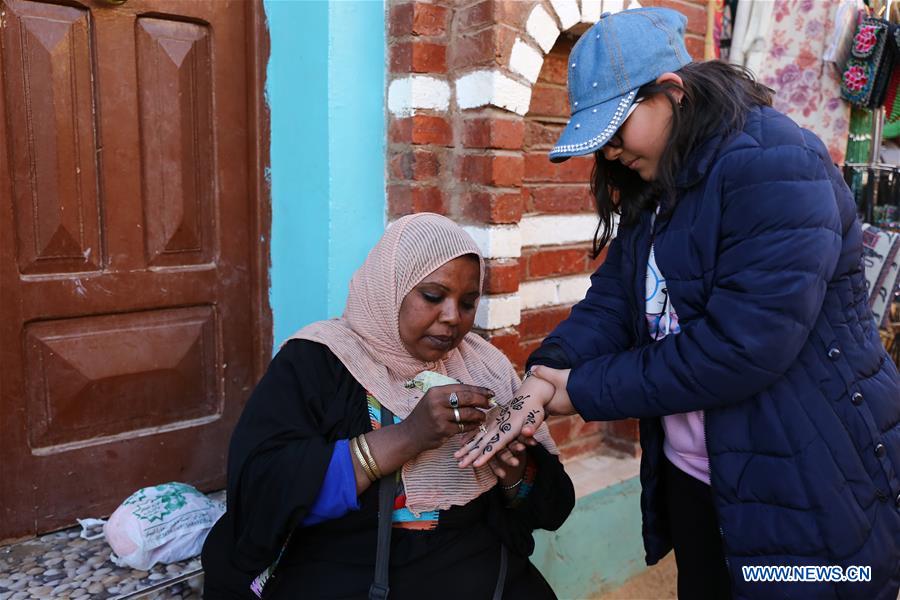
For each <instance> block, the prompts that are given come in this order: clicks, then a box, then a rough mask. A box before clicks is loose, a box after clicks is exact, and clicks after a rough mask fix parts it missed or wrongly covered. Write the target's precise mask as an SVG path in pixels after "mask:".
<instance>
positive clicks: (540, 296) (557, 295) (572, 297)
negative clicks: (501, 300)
mask: <svg viewBox="0 0 900 600" xmlns="http://www.w3.org/2000/svg"><path fill="white" fill-rule="evenodd" d="M589 287H591V277H590V275H573V276H572V277H556V278H553V279H540V280H538V281H526V282H525V283H523V284H521V285H519V295H520V296H521V297H522V310H529V309H532V308H541V307H544V306H557V305H559V304H573V303H575V302H578V301H579V300H581V299H582V298H584V295H585V293H587V290H588V288H589Z"/></svg>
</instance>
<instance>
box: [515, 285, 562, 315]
mask: <svg viewBox="0 0 900 600" xmlns="http://www.w3.org/2000/svg"><path fill="white" fill-rule="evenodd" d="M558 292H559V284H558V283H557V282H556V280H555V279H542V280H538V281H526V282H525V283H521V284H519V296H521V298H522V310H528V309H529V308H538V307H541V306H555V305H557V304H559V293H558Z"/></svg>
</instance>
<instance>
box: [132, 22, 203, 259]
mask: <svg viewBox="0 0 900 600" xmlns="http://www.w3.org/2000/svg"><path fill="white" fill-rule="evenodd" d="M209 40H210V36H209V31H208V28H207V27H206V26H205V25H198V24H195V23H182V22H179V21H170V20H164V19H153V18H140V19H138V24H137V70H138V87H139V88H140V90H141V98H140V120H141V150H142V152H141V159H142V166H143V178H144V179H143V181H144V203H145V204H144V206H145V218H146V227H145V232H146V246H147V255H148V258H149V261H150V264H151V265H154V266H163V265H184V264H194V263H204V262H208V261H209V260H210V259H211V257H212V247H211V246H212V241H213V235H212V232H213V227H214V221H213V219H214V214H213V211H212V201H213V191H214V178H213V177H214V171H213V152H212V149H213V143H212V142H213V140H212V131H213V127H212V70H211V67H212V64H211V62H210V53H209ZM204 242H205V243H204Z"/></svg>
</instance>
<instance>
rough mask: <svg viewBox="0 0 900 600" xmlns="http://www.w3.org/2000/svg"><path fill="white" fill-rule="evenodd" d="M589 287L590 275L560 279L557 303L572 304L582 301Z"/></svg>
mask: <svg viewBox="0 0 900 600" xmlns="http://www.w3.org/2000/svg"><path fill="white" fill-rule="evenodd" d="M590 287H591V277H590V275H577V276H575V277H565V278H561V279H560V280H559V303H560V304H574V303H575V302H579V301H581V300H583V299H584V296H585V294H587V291H588V288H590Z"/></svg>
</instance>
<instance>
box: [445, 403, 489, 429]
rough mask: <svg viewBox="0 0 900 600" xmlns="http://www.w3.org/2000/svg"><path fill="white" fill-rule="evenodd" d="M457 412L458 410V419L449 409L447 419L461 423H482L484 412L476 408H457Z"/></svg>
mask: <svg viewBox="0 0 900 600" xmlns="http://www.w3.org/2000/svg"><path fill="white" fill-rule="evenodd" d="M456 410H457V412H459V421H457V420H456V414H455V413H454V412H453V411H452V410H451V411H450V413H449V420H450V421H453V422H454V423H463V424H473V423H474V424H475V425H476V426H478V425H481V424H482V423H484V419H485V414H484V412H482V411H480V410H478V409H477V408H466V407H463V408H457V409H456Z"/></svg>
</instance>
